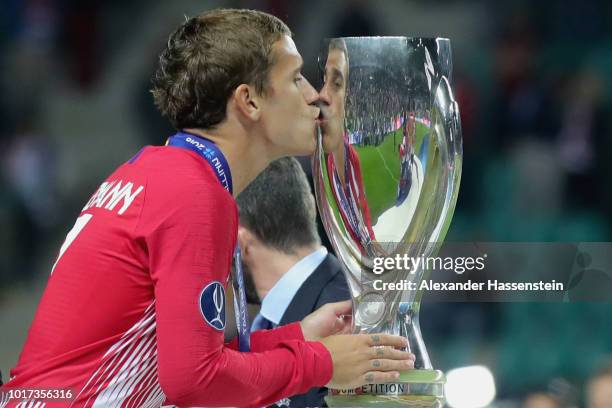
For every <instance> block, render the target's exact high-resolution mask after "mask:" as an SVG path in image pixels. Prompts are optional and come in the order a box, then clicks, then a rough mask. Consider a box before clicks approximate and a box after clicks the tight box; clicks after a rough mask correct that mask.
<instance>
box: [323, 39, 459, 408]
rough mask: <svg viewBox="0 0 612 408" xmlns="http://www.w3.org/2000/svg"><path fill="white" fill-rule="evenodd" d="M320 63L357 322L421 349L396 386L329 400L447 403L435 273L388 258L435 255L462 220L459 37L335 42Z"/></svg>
mask: <svg viewBox="0 0 612 408" xmlns="http://www.w3.org/2000/svg"><path fill="white" fill-rule="evenodd" d="M319 63H320V69H321V71H322V74H323V87H322V89H321V92H320V101H321V118H320V119H321V120H320V132H319V143H318V149H317V152H316V154H315V155H314V157H313V176H314V178H315V191H316V196H317V203H318V206H319V211H320V212H321V217H322V219H323V223H324V225H325V229H326V230H327V233H328V235H329V237H330V240H331V242H332V245H333V246H334V248H335V250H336V252H337V255H338V257H339V258H340V260H341V263H342V265H343V269H344V272H345V275H346V278H347V281H348V283H349V287H350V291H351V296H352V299H353V329H354V332H355V333H381V332H386V333H392V334H399V335H403V336H405V337H407V338H408V340H409V343H410V346H409V348H410V351H411V352H412V353H414V354H415V355H416V361H415V369H414V370H412V371H408V372H404V373H402V374H401V376H400V378H399V379H398V381H397V382H396V383H393V384H370V385H367V386H364V387H361V388H358V389H354V390H330V392H329V395H328V397H327V399H326V401H327V403H328V404H329V405H330V406H369V405H376V406H387V405H388V406H397V405H406V406H433V407H438V406H442V405H443V404H444V383H445V379H444V374H443V373H442V372H441V371H439V370H434V369H433V367H432V365H431V361H430V359H429V356H428V354H427V350H426V348H425V344H424V342H423V339H422V336H421V331H420V327H419V320H418V316H419V305H420V301H421V296H422V293H421V292H420V291H419V290H417V289H418V286H419V282H421V281H422V280H423V279H424V275H425V274H426V273H427V271H426V270H425V269H424V268H422V267H420V266H419V267H416V268H414V269H413V270H408V269H403V268H399V267H398V266H397V265H394V267H392V268H388V265H390V264H391V263H390V262H384V264H383V263H381V262H380V261H381V260H382V259H386V258H396V257H397V255H400V256H401V257H403V256H405V255H407V256H410V257H415V258H416V257H425V258H427V257H430V256H435V253H436V252H437V250H438V249H439V247H440V244H441V242H442V241H443V240H444V236H445V235H446V232H447V230H448V227H449V224H450V221H451V218H452V215H453V211H454V208H455V203H456V201H457V194H458V188H459V182H460V178H461V162H462V142H461V125H460V120H459V110H458V106H457V103H456V102H455V100H454V97H453V93H452V90H451V69H452V60H451V47H450V41H449V40H448V39H443V38H406V37H347V38H334V39H328V40H324V41H323V46H322V49H321V54H320V57H319ZM381 265H384V267H382V268H381ZM381 269H382V270H381ZM393 282H413V285H414V286H412V287H413V288H414V290H399V291H398V290H387V289H385V288H386V287H387V285H385V284H388V283H393Z"/></svg>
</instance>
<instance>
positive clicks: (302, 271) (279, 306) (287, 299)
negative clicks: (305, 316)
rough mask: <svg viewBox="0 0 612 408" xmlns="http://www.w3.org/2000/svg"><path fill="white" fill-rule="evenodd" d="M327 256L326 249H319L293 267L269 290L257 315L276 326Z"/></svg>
mask: <svg viewBox="0 0 612 408" xmlns="http://www.w3.org/2000/svg"><path fill="white" fill-rule="evenodd" d="M326 256H327V248H325V247H321V248H319V249H317V250H316V251H314V252H312V253H310V254H309V255H306V256H305V257H304V258H302V259H300V260H299V261H298V262H297V263H296V264H295V265H293V266H292V267H291V268H290V269H289V270H288V271H287V272H285V274H284V275H283V276H282V277H281V278H280V279H279V281H278V282H276V284H275V285H274V286H273V287H272V289H270V291H269V292H268V294H267V295H266V297H264V298H263V300H262V302H261V310H260V312H259V313H261V315H262V316H263V317H265V318H266V319H268V320H269V321H271V322H272V323H274V324H275V325H278V324H279V323H280V321H281V319H282V318H283V315H284V314H285V311H286V310H287V308H288V307H289V304H290V303H291V301H292V300H293V297H294V296H295V294H296V293H297V291H298V290H299V289H300V287H301V286H302V284H303V283H304V282H305V281H306V279H308V278H309V277H310V275H312V273H313V272H314V271H315V269H317V268H318V267H319V265H320V264H321V262H323V260H324V259H325V257H326Z"/></svg>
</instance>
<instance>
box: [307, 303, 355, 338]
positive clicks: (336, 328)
mask: <svg viewBox="0 0 612 408" xmlns="http://www.w3.org/2000/svg"><path fill="white" fill-rule="evenodd" d="M351 311H352V302H351V301H350V300H345V301H344V302H336V303H328V304H326V305H323V306H321V307H320V308H319V309H317V310H315V311H314V312H312V313H311V314H309V315H308V316H306V317H305V318H304V320H302V321H301V322H300V325H301V326H302V333H303V334H304V339H306V340H308V341H319V340H321V339H322V338H324V337H328V336H331V335H334V334H347V333H350V330H351V319H350V314H351Z"/></svg>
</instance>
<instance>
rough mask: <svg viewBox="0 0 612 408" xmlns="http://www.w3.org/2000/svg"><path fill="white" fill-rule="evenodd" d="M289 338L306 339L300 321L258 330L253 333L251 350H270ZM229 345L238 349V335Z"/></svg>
mask: <svg viewBox="0 0 612 408" xmlns="http://www.w3.org/2000/svg"><path fill="white" fill-rule="evenodd" d="M287 340H301V341H304V334H303V333H302V328H301V326H300V323H299V322H295V323H291V324H287V325H285V326H280V327H277V328H276V329H273V330H257V331H256V332H254V333H251V351H265V350H269V349H271V348H274V347H276V346H277V345H278V344H280V343H282V342H283V341H287ZM227 346H228V347H229V348H231V349H232V350H238V336H236V337H235V338H234V339H233V340H232V341H231V342H229V343H228V344H227Z"/></svg>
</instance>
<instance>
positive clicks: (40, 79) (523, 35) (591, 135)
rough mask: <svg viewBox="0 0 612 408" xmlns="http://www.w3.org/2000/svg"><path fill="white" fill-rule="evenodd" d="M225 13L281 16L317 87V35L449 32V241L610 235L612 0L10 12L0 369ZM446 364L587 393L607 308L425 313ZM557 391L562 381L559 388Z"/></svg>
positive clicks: (506, 395)
mask: <svg viewBox="0 0 612 408" xmlns="http://www.w3.org/2000/svg"><path fill="white" fill-rule="evenodd" d="M217 6H236V7H249V8H258V9H261V10H265V11H268V12H272V13H273V14H276V15H277V16H279V17H281V18H282V19H283V20H285V21H286V22H287V23H288V24H289V26H290V27H291V28H292V30H293V31H294V33H295V41H296V43H297V45H298V48H299V49H300V51H301V52H302V55H303V56H304V60H305V61H306V66H305V70H304V72H305V74H306V76H307V77H308V78H309V80H311V82H313V83H314V84H317V83H318V82H319V74H318V71H317V65H316V56H317V53H318V44H319V40H320V39H321V38H324V37H330V36H349V35H350V36H352V35H406V36H441V37H448V38H450V39H451V42H452V46H453V52H454V70H453V75H454V78H453V81H454V88H455V96H456V98H457V100H458V102H459V106H460V110H461V117H462V126H463V140H464V165H463V175H462V181H461V190H460V194H459V202H458V204H457V210H456V214H455V218H454V220H453V223H452V227H451V230H450V232H449V236H448V239H449V240H455V241H472V240H479V241H527V242H529V241H546V242H556V241H568V242H569V241H572V242H577V241H610V240H611V239H610V230H611V226H612V225H611V221H612V188H611V187H612V186H611V183H610V175H611V172H612V169H611V167H612V159H611V157H610V155H611V153H612V147H611V143H612V138H611V130H610V126H611V125H612V117H611V116H610V108H611V106H612V105H611V104H610V97H611V96H612V80H611V79H610V73H612V5H611V4H610V3H609V2H606V1H580V2H575V1H512V2H511V1H506V2H493V1H458V0H457V1H441V0H437V1H432V0H430V1H403V0H390V1H380V2H373V1H372V2H370V1H365V0H364V1H357V0H353V1H324V0H309V1H292V2H289V1H281V0H276V1H275V0H267V1H266V0H261V1H187V0H181V1H173V2H167V1H117V0H113V1H88V2H77V1H61V0H29V1H25V0H24V1H20V0H2V1H1V2H0V118H1V120H0V146H2V149H0V157H1V167H0V231H1V232H0V369H1V370H2V371H3V372H4V375H5V379H6V376H7V371H8V368H9V367H11V366H13V365H14V364H15V361H16V358H17V355H18V352H19V350H20V348H21V344H22V342H23V340H24V337H25V334H26V332H27V328H28V326H29V323H30V322H31V319H32V316H33V313H34V310H35V307H36V304H37V302H38V299H39V297H40V293H41V291H42V289H43V287H44V282H45V280H46V277H47V276H48V273H49V270H50V267H51V265H52V262H53V259H54V257H55V255H56V253H57V250H58V248H59V246H60V245H61V242H62V241H63V239H64V236H65V234H66V232H67V231H68V230H69V229H70V227H71V226H72V224H73V223H74V219H75V218H76V216H77V215H78V213H79V211H80V209H81V207H82V205H83V203H85V202H86V200H87V199H88V197H89V196H90V195H91V194H92V192H93V191H94V190H95V189H96V188H97V186H98V185H99V183H100V182H101V180H102V179H104V178H105V177H106V175H107V174H109V173H110V172H111V171H112V170H113V169H114V168H115V167H116V166H117V165H119V164H121V163H122V162H124V161H126V160H127V159H129V158H130V157H131V156H132V155H133V154H134V153H135V152H136V151H138V149H139V147H140V146H141V145H143V144H161V143H163V142H164V140H165V138H166V137H167V136H168V135H169V134H170V132H171V128H170V126H169V125H168V124H167V123H166V122H165V121H164V120H163V119H162V118H161V117H160V116H159V115H158V114H157V112H156V110H155V108H154V106H153V104H152V98H151V96H150V94H149V93H148V87H149V79H150V77H151V75H152V73H153V71H154V69H155V66H156V58H157V55H158V54H159V52H160V51H161V49H162V48H163V46H164V43H165V41H166V39H167V36H168V34H169V33H170V32H171V31H172V30H173V29H174V28H175V27H176V26H177V25H178V24H179V23H180V22H181V21H183V19H184V16H185V15H187V16H191V15H194V14H196V13H198V12H200V11H203V10H206V9H208V8H212V7H217ZM421 321H422V326H423V331H424V336H425V340H426V342H427V344H428V347H429V352H430V355H431V356H432V360H433V362H434V365H435V367H437V368H440V369H443V370H448V369H452V368H455V367H461V366H466V365H474V364H482V365H486V366H487V367H489V369H490V370H491V371H492V372H493V373H494V375H495V381H496V385H497V397H498V399H499V400H500V401H502V400H505V401H521V400H522V399H523V398H524V397H525V396H526V395H528V394H529V393H530V392H533V391H538V390H542V391H546V390H549V391H550V392H553V393H556V395H558V396H559V397H560V398H562V399H563V398H564V399H566V400H567V401H579V400H580V399H581V398H582V393H583V386H584V382H585V381H586V379H587V378H588V377H589V375H591V373H592V372H593V371H594V370H595V369H597V367H598V366H599V365H600V364H602V363H603V362H604V361H605V360H606V359H607V358H608V357H607V356H608V355H609V354H610V353H611V352H612V305H611V304H610V303H601V302H600V303H573V304H550V303H549V304H545V303H505V304H495V303H486V304H485V303H483V304H474V303H472V304H427V305H424V307H423V310H422V317H421ZM560 384H561V385H560Z"/></svg>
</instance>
